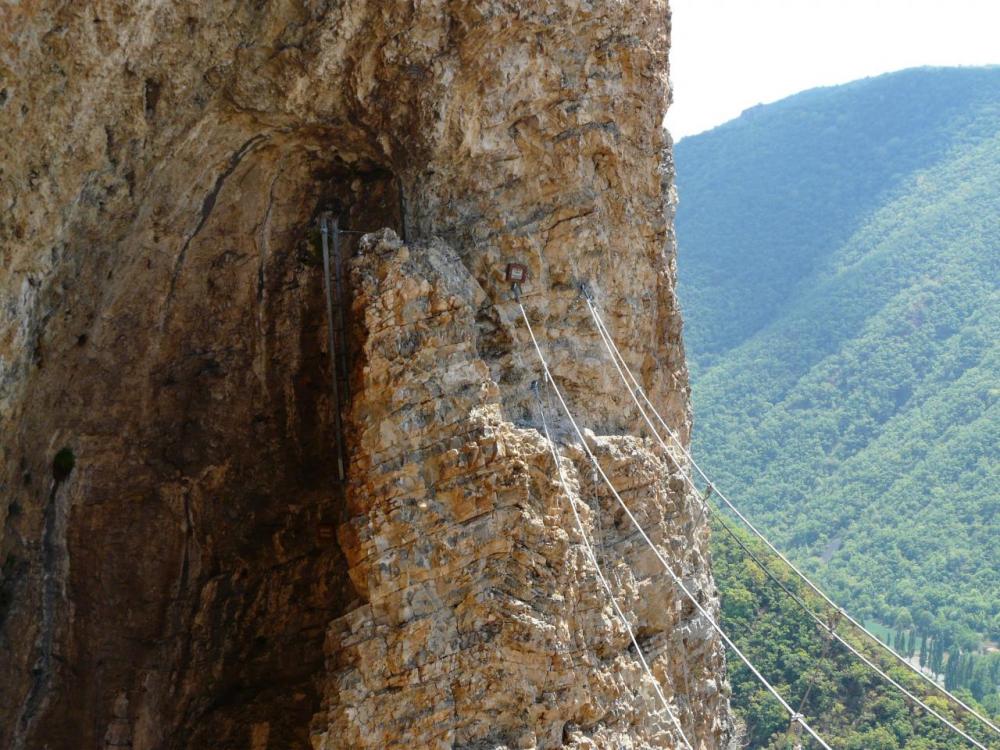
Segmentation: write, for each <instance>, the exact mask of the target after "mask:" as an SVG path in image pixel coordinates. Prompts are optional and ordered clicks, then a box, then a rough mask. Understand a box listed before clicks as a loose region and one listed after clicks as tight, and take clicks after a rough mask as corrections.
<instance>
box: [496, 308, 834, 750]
mask: <svg viewBox="0 0 1000 750" xmlns="http://www.w3.org/2000/svg"><path fill="white" fill-rule="evenodd" d="M515 299H516V300H517V306H518V307H519V308H520V310H521V317H522V319H523V320H524V325H525V327H526V328H527V329H528V335H529V336H530V337H531V343H532V345H533V346H534V348H535V354H537V355H538V360H539V362H540V363H541V365H542V369H543V370H544V372H545V376H546V378H547V379H548V382H549V384H550V385H551V386H552V391H553V392H554V393H555V395H556V398H557V399H558V400H559V404H560V406H561V407H562V410H563V413H564V414H565V415H566V418H567V419H568V420H569V423H570V424H571V425H572V426H573V431H574V432H575V433H576V436H577V438H579V440H580V443H581V444H582V445H583V449H584V451H585V452H586V454H587V456H588V457H589V459H590V461H591V463H592V464H593V465H594V468H596V469H597V473H598V474H599V475H600V476H601V479H603V480H604V483H605V484H607V486H608V489H609V490H611V495H612V496H613V497H614V498H615V500H617V501H618V505H619V506H621V509H622V510H623V511H624V512H625V515H626V516H628V518H629V520H630V521H631V522H632V525H633V526H635V528H636V530H637V531H638V532H639V535H640V536H641V537H642V538H643V540H644V541H645V542H646V544H647V545H649V548H650V550H652V552H653V555H654V556H655V557H656V559H657V560H659V562H660V565H662V566H663V569H664V570H665V571H666V572H667V575H669V576H670V578H671V580H672V581H673V582H674V584H675V585H676V586H677V587H678V588H679V589H680V590H681V591H682V592H683V593H684V595H685V596H686V597H687V598H688V600H689V601H690V602H691V604H693V605H694V607H695V609H697V610H698V612H699V613H700V614H701V615H702V617H704V618H705V619H706V621H707V622H708V623H709V624H710V625H711V626H712V628H713V629H714V630H715V631H716V632H717V633H718V634H719V636H720V637H721V638H722V640H723V641H725V643H726V645H728V646H729V648H730V649H731V650H732V652H733V653H734V654H736V656H738V657H739V659H740V661H742V662H743V663H744V664H745V665H746V667H747V669H749V670H750V672H751V673H752V674H753V675H754V677H756V678H757V680H758V681H759V682H760V683H761V684H762V685H763V686H764V687H765V688H766V689H767V690H768V692H770V693H771V695H773V696H774V698H775V699H776V700H777V701H778V703H780V704H781V707H782V708H783V709H785V711H786V713H788V715H789V717H791V721H792V723H793V724H794V723H798V724H799V725H801V726H802V728H803V729H805V730H806V731H807V732H808V733H809V734H810V735H811V736H812V738H813V739H814V740H816V742H818V743H819V744H820V746H821V747H823V748H824V749H825V750H832V748H831V747H830V746H829V745H828V744H827V743H826V741H825V740H824V739H823V738H822V737H820V735H819V734H818V733H817V732H816V730H815V729H813V728H812V727H811V726H810V725H809V723H808V722H806V720H805V719H804V718H803V717H802V716H801V715H800V714H798V713H796V712H795V709H793V708H792V707H791V706H790V705H789V703H788V701H786V700H785V699H784V698H783V697H782V696H781V693H779V692H778V691H777V689H775V688H774V686H773V685H771V683H770V682H768V681H767V678H765V677H764V675H762V674H761V673H760V671H759V670H758V669H757V667H755V666H754V665H753V663H752V662H751V661H750V659H748V658H747V656H746V655H745V654H744V653H743V651H741V650H740V648H739V646H737V645H736V644H735V643H734V642H733V640H732V639H731V638H730V637H729V636H728V635H726V632H725V631H724V630H723V629H722V627H721V626H720V625H719V624H718V623H717V622H716V621H715V618H714V617H712V615H711V614H710V613H709V612H708V610H706V609H705V608H704V607H703V606H702V605H701V602H699V601H698V599H697V598H696V597H695V596H694V594H692V593H691V591H690V590H689V589H688V587H687V586H685V585H684V581H682V580H681V579H680V577H679V576H678V575H677V574H676V573H674V571H673V569H672V568H671V567H670V564H669V563H668V562H667V561H666V559H665V558H664V557H663V554H662V553H661V552H660V550H659V549H658V548H657V547H656V545H655V544H654V543H653V540H652V539H650V538H649V535H648V534H647V533H646V531H645V529H643V528H642V524H640V523H639V520H638V519H637V518H636V517H635V515H634V514H633V513H632V511H631V510H629V507H628V506H627V505H626V504H625V501H624V500H622V498H621V495H619V494H618V490H616V489H615V486H614V484H613V483H612V482H611V480H610V479H609V478H608V475H607V474H606V473H605V472H604V469H603V468H602V467H601V464H600V462H599V461H598V460H597V456H595V455H594V452H593V451H592V450H591V449H590V445H589V444H588V443H587V441H586V439H585V438H584V436H583V432H582V431H581V430H580V426H579V425H578V424H577V422H576V420H575V419H574V418H573V414H572V412H570V410H569V406H567V404H566V400H565V399H564V398H563V396H562V392H561V391H560V390H559V386H558V385H556V382H555V380H554V379H553V378H552V373H551V371H550V370H549V365H548V362H546V360H545V356H544V355H543V354H542V349H541V347H540V346H539V345H538V340H537V339H536V338H535V332H534V330H532V328H531V321H529V320H528V313H527V311H526V310H525V309H524V305H523V304H521V300H520V295H518V294H517V293H516V289H515Z"/></svg>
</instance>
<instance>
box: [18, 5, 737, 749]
mask: <svg viewBox="0 0 1000 750" xmlns="http://www.w3.org/2000/svg"><path fill="white" fill-rule="evenodd" d="M668 31H669V26H668V17H667V9H666V7H665V3H664V2H659V1H649V2H629V3H623V2H622V3H619V2H609V3H586V2H567V1H565V0H564V1H562V2H548V1H546V0H540V1H539V2H498V1H497V0H484V1H483V2H445V0H427V1H426V2H423V1H422V2H409V1H407V2H386V1H385V0H368V1H366V0H358V1H357V2H309V1H307V0H300V1H299V2H274V3H245V2H221V1H220V2H210V3H204V2H182V1H181V0H174V1H172V2H168V1H166V0H149V1H148V2H142V3H122V2H115V1H112V0H107V1H103V0H95V1H94V2H89V3H59V2H55V1H54V0H52V1H50V2H44V1H43V2H33V3H22V4H19V5H8V6H6V7H5V8H4V10H2V11H0V126H2V127H0V169H2V172H0V181H2V182H0V260H2V270H0V321H2V323H0V430H2V434H3V436H4V440H3V442H2V444H0V489H2V494H0V498H2V501H0V502H2V504H0V519H2V521H3V527H2V528H3V531H2V536H0V564H2V580H0V654H2V656H0V747H4V748H8V747H9V748H44V747H48V748H77V747H134V748H249V749H250V750H266V749H267V748H307V747H313V748H328V749H329V748H348V747H371V748H386V747H410V748H414V747H455V748H459V747H461V748H472V747H525V748H527V747H539V748H551V747H560V746H568V747H595V746H596V747H619V746H631V747H676V746H678V745H677V741H676V738H675V736H674V735H673V733H672V731H671V729H670V725H669V722H668V721H667V719H666V717H665V716H664V715H663V713H662V711H661V710H660V709H659V707H658V705H657V704H656V702H655V701H654V696H653V693H652V691H651V689H650V686H649V685H648V684H646V682H645V680H644V679H643V676H642V675H641V673H640V671H639V669H638V664H637V661H636V659H635V657H634V654H632V653H630V651H629V643H628V640H627V636H626V634H625V632H624V631H623V629H622V628H621V626H620V625H619V624H618V623H617V622H616V621H615V619H614V617H613V614H612V611H611V609H610V607H609V604H608V602H607V601H606V600H605V598H604V596H603V594H602V591H601V589H600V588H599V587H598V585H597V584H596V581H595V579H594V576H593V572H592V570H590V567H589V565H588V564H587V562H586V560H585V557H584V554H583V551H582V548H581V546H580V539H579V534H578V533H577V532H576V530H575V528H574V526H573V524H572V523H571V520H570V519H571V516H570V515H569V506H568V505H567V503H568V500H567V497H566V494H565V492H564V490H563V488H561V487H560V486H559V485H558V484H557V483H556V482H555V481H554V477H555V476H556V472H555V469H554V467H553V466H552V465H551V463H552V460H551V457H550V455H549V453H548V448H547V445H546V444H545V441H544V439H543V438H542V437H541V436H540V435H539V432H538V429H537V428H538V425H539V423H538V418H537V412H536V410H535V409H534V405H533V397H532V396H531V393H530V390H529V387H528V386H529V384H530V383H531V382H532V381H533V380H535V379H537V378H538V368H537V366H536V364H535V362H534V358H533V355H532V353H531V351H530V350H529V349H528V348H527V346H528V342H527V338H526V334H525V331H524V330H523V329H522V327H521V326H520V324H519V323H518V319H517V317H516V316H515V310H516V308H515V307H514V306H513V303H512V300H511V298H510V293H509V289H508V287H507V285H506V284H505V283H504V282H503V267H504V264H505V263H506V262H508V261H512V260H516V261H520V262H523V263H526V264H527V265H528V266H529V267H530V269H531V280H530V282H529V283H528V284H527V285H525V288H524V295H523V299H524V301H525V304H526V306H527V308H528V309H529V311H530V314H531V316H532V320H533V321H534V322H536V323H537V327H538V330H539V331H540V332H542V333H543V346H545V347H546V350H547V352H548V354H549V356H550V359H551V363H552V365H553V369H554V371H555V372H556V374H557V376H558V377H559V378H560V382H561V384H562V385H563V386H564V388H565V391H566V393H567V396H568V398H569V400H570V402H571V404H572V405H573V407H574V408H575V410H576V412H577V414H578V416H579V417H580V419H581V421H582V422H583V423H584V424H586V425H588V426H589V427H591V428H592V429H593V430H594V432H595V433H596V435H597V436H595V437H594V438H593V447H594V449H595V451H596V452H597V454H598V456H599V457H600V458H601V460H602V461H603V462H604V465H605V467H606V469H607V470H608V473H609V474H610V475H611V476H612V479H613V480H614V481H615V482H616V484H617V486H618V487H619V489H620V490H621V491H622V493H623V496H624V497H625V499H626V501H627V502H629V503H630V504H631V506H632V507H633V509H634V511H635V512H636V514H637V515H638V516H639V518H640V519H641V520H642V521H643V523H644V524H645V525H646V526H647V528H648V530H649V532H650V534H651V535H652V536H653V538H654V539H655V540H656V541H657V542H658V543H659V544H661V545H662V547H663V549H664V551H665V552H666V553H667V555H668V557H669V559H672V560H674V561H675V562H676V566H677V570H678V571H679V572H680V573H681V574H682V575H683V576H684V577H685V578H686V579H687V580H688V581H689V582H690V585H691V587H693V588H694V589H696V590H697V591H698V592H699V595H700V596H701V597H703V598H704V601H706V602H711V603H713V605H714V596H715V593H714V590H713V586H712V581H711V576H710V572H709V569H708V564H707V560H706V557H705V534H706V529H705V527H704V523H703V517H702V515H701V510H702V509H701V507H700V501H699V500H698V499H697V498H696V497H693V496H691V495H690V494H688V493H686V492H685V491H684V490H683V486H682V484H681V483H680V481H679V479H678V477H677V476H676V475H674V474H672V472H673V471H675V467H674V466H673V464H672V462H671V461H670V460H669V459H668V458H666V457H663V456H661V455H659V454H658V452H657V451H655V450H653V447H652V444H651V443H649V442H648V441H646V440H644V439H642V438H641V437H629V436H628V435H630V434H634V433H635V430H636V424H635V418H634V414H633V413H632V412H631V411H630V410H629V402H628V401H627V398H628V397H627V395H626V396H622V395H621V394H620V392H619V391H618V389H617V387H616V386H617V383H616V381H615V380H614V378H615V377H616V376H615V375H613V372H612V371H610V370H609V368H608V367H607V360H606V359H604V357H603V354H602V347H601V343H600V339H599V338H598V336H597V335H596V332H595V331H594V330H593V328H592V327H591V326H590V324H589V319H588V316H587V313H586V308H585V307H584V306H581V304H580V301H579V293H578V289H577V287H578V284H579V283H581V282H586V283H588V284H590V286H591V288H592V289H593V291H594V293H595V295H596V297H597V299H598V302H599V303H600V304H601V305H602V307H603V308H604V309H606V310H607V311H608V313H609V324H610V326H611V328H612V330H613V332H614V334H615V336H616V338H617V339H618V340H619V341H620V342H621V343H623V344H624V345H625V346H624V347H623V348H624V353H625V356H626V357H627V358H628V359H629V361H630V362H631V363H633V365H634V367H635V369H636V370H637V372H640V373H641V375H642V377H643V379H644V380H645V381H646V384H647V386H648V387H649V391H650V393H651V394H652V396H653V398H654V399H655V400H656V401H657V402H658V403H659V404H660V405H661V406H662V408H663V411H664V414H665V416H666V417H667V418H668V419H670V420H671V421H672V422H673V423H674V425H675V426H676V427H677V428H678V429H679V430H680V431H681V432H682V434H685V435H686V434H687V431H688V426H689V415H688V401H687V397H688V394H687V382H686V370H685V366H684V359H683V350H682V346H681V341H680V319H679V314H678V310H677V307H676V303H675V300H674V296H673V242H672V234H671V224H670V221H671V195H672V193H671V182H670V181H671V167H670V152H669V142H668V141H667V140H666V136H665V134H664V133H663V132H662V130H661V128H660V122H661V119H662V115H663V112H664V110H665V107H666V103H667V98H668V89H667V82H666V50H667V43H668ZM322 210H332V211H334V212H335V213H337V214H338V215H339V216H340V217H341V223H342V225H346V226H348V227H349V228H351V229H356V230H370V229H371V230H374V229H380V228H382V227H388V228H389V229H388V230H386V231H380V232H378V233H376V234H374V235H369V236H367V237H365V238H363V239H360V240H358V239H357V238H356V235H352V238H353V239H351V240H350V241H349V242H348V243H347V249H348V250H349V251H350V252H351V253H353V254H354V256H355V257H354V259H353V260H351V262H350V276H349V280H350V283H349V296H350V305H351V308H350V309H351V314H350V315H349V335H350V343H351V346H350V349H351V355H352V357H351V359H352V363H353V367H352V371H351V389H352V392H353V399H352V400H351V402H350V403H349V404H347V405H345V409H344V413H343V416H344V419H345V424H346V428H345V431H346V436H347V448H348V454H349V460H350V464H349V471H348V479H349V481H348V482H347V484H346V486H343V487H341V486H339V485H338V484H337V483H336V482H335V473H334V466H335V464H334V461H333V450H332V446H333V445H334V443H335V432H334V428H333V424H334V420H333V415H334V409H335V405H334V404H333V403H331V399H330V397H329V387H328V383H329V376H330V373H329V371H328V369H327V359H326V356H327V352H326V349H325V347H326V344H325V336H326V323H325V314H324V308H323V305H324V302H323V296H322V281H321V274H320V271H319V268H318V266H317V262H316V255H315V252H316V241H315V236H314V234H315V232H314V227H315V217H316V215H317V213H318V212H319V211H322ZM404 232H405V235H406V242H405V243H404V242H403V241H401V240H400V239H399V236H400V235H403V234H404ZM556 427H557V432H558V433H559V437H560V439H561V440H565V441H566V442H567V445H565V446H563V447H562V448H561V451H562V455H563V456H564V464H565V467H564V468H565V470H566V471H567V473H568V477H569V480H570V485H571V487H570V491H571V492H572V493H574V494H575V495H576V496H577V497H579V498H580V499H581V500H582V502H583V503H585V504H586V505H588V506H589V507H590V512H588V513H586V514H585V521H586V523H587V524H588V525H589V532H590V533H591V534H593V535H594V536H595V538H596V539H597V541H598V544H599V547H600V550H601V555H602V560H603V561H604V562H605V563H606V565H607V567H608V569H609V570H612V571H614V573H613V576H612V577H613V579H614V585H615V587H616V591H617V593H618V594H619V595H620V596H621V598H622V600H623V601H624V602H625V604H626V609H627V611H629V612H630V613H632V616H633V617H634V626H635V628H636V630H637V632H638V633H639V635H640V638H641V642H642V643H643V645H644V647H645V649H646V650H647V651H648V652H649V653H650V654H652V655H653V656H654V657H655V658H654V662H655V664H654V670H655V672H656V674H657V675H658V677H659V678H660V680H661V682H662V684H663V686H664V691H665V692H666V694H667V695H668V696H669V697H670V698H671V700H672V701H673V702H675V703H676V705H677V706H678V709H679V712H680V714H681V719H682V722H683V724H684V727H685V731H686V732H687V733H688V736H689V737H691V738H692V739H693V740H696V741H697V743H698V744H699V746H700V747H704V748H717V747H722V746H723V745H724V743H725V741H726V739H727V736H728V733H729V719H728V710H727V705H726V698H725V689H724V674H723V671H724V665H723V656H722V652H721V649H720V647H719V644H718V642H717V641H716V639H715V638H714V637H713V636H712V634H711V632H710V630H709V629H708V628H707V627H706V623H705V622H703V621H702V620H701V619H700V618H698V617H696V616H694V614H693V613H692V608H691V607H690V606H688V605H686V604H685V602H684V601H683V600H682V597H681V595H680V594H679V592H675V591H674V590H673V587H672V586H670V585H669V581H668V579H667V578H666V577H665V575H663V574H662V573H661V572H660V571H659V570H658V569H657V567H656V565H655V564H653V563H654V561H653V560H652V556H651V555H650V554H649V553H648V552H645V553H644V551H643V549H642V546H641V544H640V543H639V542H638V541H637V539H636V537H635V535H634V534H633V533H632V531H631V530H630V529H629V527H628V524H627V521H626V520H625V519H623V518H622V517H621V514H620V513H618V512H616V509H615V506H614V505H613V504H612V503H613V501H611V499H610V497H609V496H608V494H607V493H606V492H605V491H604V489H603V488H602V487H601V486H600V484H599V482H598V481H597V480H596V479H595V476H594V475H593V472H592V471H591V470H590V469H589V468H588V465H587V461H586V459H585V457H584V455H583V453H582V451H581V450H580V449H579V447H578V446H577V447H574V446H573V445H572V440H571V439H570V436H569V435H568V434H567V433H566V432H565V430H564V429H562V428H563V427H564V426H563V425H562V424H561V423H557V425H556ZM57 455H58V458H56V457H57Z"/></svg>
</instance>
